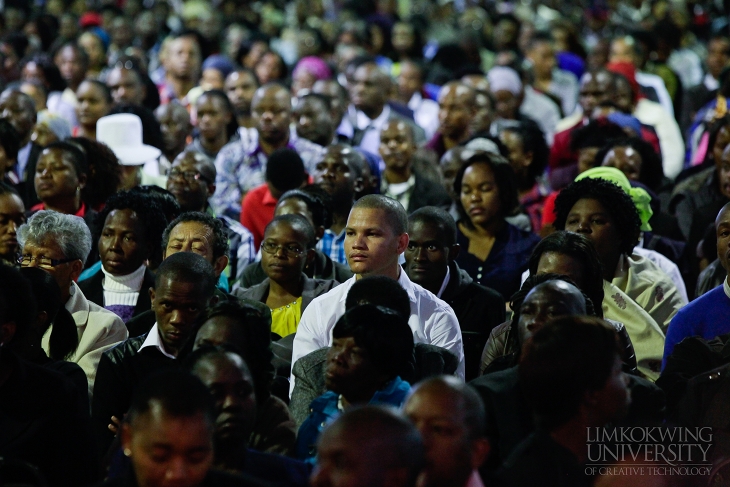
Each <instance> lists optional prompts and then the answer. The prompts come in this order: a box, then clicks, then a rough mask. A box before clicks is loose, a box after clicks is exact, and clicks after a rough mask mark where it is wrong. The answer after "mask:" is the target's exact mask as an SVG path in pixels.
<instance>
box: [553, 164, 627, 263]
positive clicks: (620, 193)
mask: <svg viewBox="0 0 730 487" xmlns="http://www.w3.org/2000/svg"><path fill="white" fill-rule="evenodd" d="M582 199H589V200H596V201H598V202H599V203H600V204H601V205H602V206H603V208H604V210H606V211H607V212H608V213H610V214H611V216H612V217H613V220H614V221H615V222H616V230H617V231H618V232H619V233H620V235H621V248H620V249H619V250H620V251H621V253H623V254H626V255H630V254H631V253H632V252H633V251H634V247H635V246H636V244H637V242H638V241H639V235H640V232H641V219H640V218H639V211H638V210H637V209H636V205H634V202H633V201H632V200H631V197H630V196H629V195H628V194H626V192H625V191H624V190H623V189H621V188H620V187H619V186H617V185H616V184H614V183H612V182H610V181H607V180H605V179H598V178H595V179H594V178H584V179H581V180H579V181H574V182H572V183H570V184H569V185H568V186H567V187H566V188H564V189H563V190H562V191H560V193H559V194H558V197H557V198H555V216H556V218H555V228H557V229H558V230H565V222H566V221H567V220H568V214H569V213H570V210H571V209H573V206H574V205H575V204H576V203H577V202H578V201H579V200H582Z"/></svg>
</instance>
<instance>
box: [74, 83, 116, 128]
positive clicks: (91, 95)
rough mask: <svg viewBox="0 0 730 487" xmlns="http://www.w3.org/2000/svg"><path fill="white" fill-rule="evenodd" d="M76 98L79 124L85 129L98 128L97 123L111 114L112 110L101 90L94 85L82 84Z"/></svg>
mask: <svg viewBox="0 0 730 487" xmlns="http://www.w3.org/2000/svg"><path fill="white" fill-rule="evenodd" d="M76 98H77V99H78V105H77V106H76V116H77V118H78V120H79V124H80V125H82V126H84V127H94V128H96V122H97V121H99V119H100V118H101V117H103V116H105V115H106V114H107V113H109V109H110V108H111V106H110V104H109V101H108V100H107V98H106V97H105V96H104V93H103V92H102V91H101V88H100V87H99V86H97V85H96V84H94V83H87V82H83V83H81V84H80V85H79V89H78V90H76Z"/></svg>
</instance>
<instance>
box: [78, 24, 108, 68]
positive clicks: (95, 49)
mask: <svg viewBox="0 0 730 487" xmlns="http://www.w3.org/2000/svg"><path fill="white" fill-rule="evenodd" d="M78 42H79V47H81V49H83V50H84V52H85V53H86V55H87V56H89V64H90V65H91V66H96V67H100V66H104V65H105V64H106V54H105V53H104V46H103V45H102V44H101V40H99V38H98V37H96V36H95V35H94V34H91V33H89V32H87V33H84V34H81V37H79V41H78Z"/></svg>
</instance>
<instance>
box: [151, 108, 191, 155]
mask: <svg viewBox="0 0 730 487" xmlns="http://www.w3.org/2000/svg"><path fill="white" fill-rule="evenodd" d="M155 115H156V117H157V121H158V122H160V130H161V131H162V141H163V142H164V144H165V150H166V151H172V150H176V149H180V150H182V149H183V148H184V147H185V145H186V139H187V137H188V135H190V132H191V131H192V128H193V126H192V125H191V124H190V115H188V112H187V110H185V109H184V108H183V107H181V106H178V105H174V104H168V105H163V106H161V107H160V108H158V109H157V111H156V112H155Z"/></svg>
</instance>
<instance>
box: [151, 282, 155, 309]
mask: <svg viewBox="0 0 730 487" xmlns="http://www.w3.org/2000/svg"><path fill="white" fill-rule="evenodd" d="M150 301H151V302H152V308H151V309H154V306H155V288H153V287H151V288H150Z"/></svg>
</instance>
